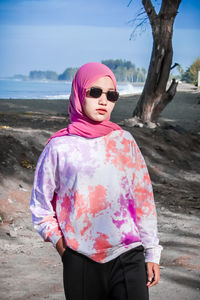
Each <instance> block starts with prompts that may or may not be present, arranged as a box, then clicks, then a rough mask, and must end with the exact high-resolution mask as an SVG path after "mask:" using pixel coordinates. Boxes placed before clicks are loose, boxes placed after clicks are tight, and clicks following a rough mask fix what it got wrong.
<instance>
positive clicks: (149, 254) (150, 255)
mask: <svg viewBox="0 0 200 300" xmlns="http://www.w3.org/2000/svg"><path fill="white" fill-rule="evenodd" d="M162 250H163V247H162V246H160V245H158V246H156V247H153V248H146V249H145V262H146V263H147V262H153V263H156V264H158V265H159V263H160V257H161V251H162Z"/></svg>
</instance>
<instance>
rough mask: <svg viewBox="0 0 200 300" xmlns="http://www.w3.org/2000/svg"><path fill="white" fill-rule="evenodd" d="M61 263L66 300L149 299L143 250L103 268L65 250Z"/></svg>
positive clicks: (139, 247) (120, 258) (131, 252)
mask: <svg viewBox="0 0 200 300" xmlns="http://www.w3.org/2000/svg"><path fill="white" fill-rule="evenodd" d="M62 261H63V279H64V290H65V296H66V299H67V300H148V299H149V294H148V288H147V286H146V282H147V272H146V268H145V262H144V247H143V246H138V247H136V248H134V249H131V250H129V251H127V252H125V253H123V254H121V255H120V256H118V257H117V258H115V259H113V260H111V261H109V262H107V263H103V264H102V263H97V262H95V261H93V260H91V259H90V258H88V257H86V256H85V255H82V254H80V253H78V252H76V251H73V250H72V249H70V248H67V249H66V250H65V252H64V254H63V256H62Z"/></svg>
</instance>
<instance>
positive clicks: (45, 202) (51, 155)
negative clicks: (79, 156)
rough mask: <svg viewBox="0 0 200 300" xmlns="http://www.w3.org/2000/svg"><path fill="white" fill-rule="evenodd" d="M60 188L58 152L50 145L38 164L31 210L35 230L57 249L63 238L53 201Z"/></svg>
mask: <svg viewBox="0 0 200 300" xmlns="http://www.w3.org/2000/svg"><path fill="white" fill-rule="evenodd" d="M58 188H59V175H58V174H57V152H56V151H55V150H54V149H53V147H51V143H49V144H48V145H47V146H46V147H45V149H44V151H43V152H42V154H41V156H40V158H39V160H38V163H37V167H36V171H35V177H34V184H33V189H32V195H31V203H30V210H31V212H32V219H33V224H34V228H35V229H36V230H37V231H38V232H39V234H40V235H41V236H42V237H43V239H44V240H45V241H50V242H52V243H53V245H54V247H56V243H57V242H58V240H59V239H60V238H61V237H62V233H61V231H60V228H59V225H58V221H57V218H56V213H55V211H54V209H53V206H52V200H53V198H54V195H55V192H56V190H57V189H58Z"/></svg>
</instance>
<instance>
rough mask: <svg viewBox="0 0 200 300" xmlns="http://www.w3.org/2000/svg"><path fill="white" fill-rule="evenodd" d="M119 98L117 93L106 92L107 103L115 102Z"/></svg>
mask: <svg viewBox="0 0 200 300" xmlns="http://www.w3.org/2000/svg"><path fill="white" fill-rule="evenodd" d="M118 98H119V93H118V92H115V91H108V92H107V99H108V100H109V101H112V102H116V101H117V100H118Z"/></svg>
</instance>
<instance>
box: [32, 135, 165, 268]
mask: <svg viewBox="0 0 200 300" xmlns="http://www.w3.org/2000/svg"><path fill="white" fill-rule="evenodd" d="M30 209H31V211H32V216H33V223H34V227H35V228H36V230H37V231H38V232H39V233H40V235H41V236H42V237H43V238H44V240H45V241H51V242H52V243H53V245H54V246H55V245H56V243H57V241H58V240H59V239H60V238H61V237H62V236H64V239H65V242H66V245H67V246H68V247H70V248H71V249H73V250H75V251H78V252H79V253H82V254H84V255H86V256H88V257H89V258H91V259H93V260H94V261H96V262H99V263H105V262H108V261H110V260H112V259H114V258H116V257H117V256H119V255H120V254H122V253H124V252H126V251H128V250H130V249H132V248H135V247H137V246H139V245H141V244H142V245H143V246H144V248H145V261H146V262H155V263H159V260H160V254H161V250H162V247H161V246H159V240H158V235H157V216H156V208H155V203H154V198H153V191H152V185H151V181H150V178H149V174H148V170H147V167H146V164H145V162H144V159H143V156H142V154H141V152H140V150H139V148H138V146H137V144H136V142H135V140H134V139H133V137H132V135H131V134H130V133H129V132H127V131H124V130H116V131H112V132H111V133H109V134H108V135H106V136H102V137H99V138H94V139H89V138H85V137H80V136H75V135H68V136H63V137H58V138H54V139H52V140H51V141H50V142H49V144H47V146H46V147H45V149H44V150H43V152H42V154H41V155H40V158H39V160H38V163H37V168H36V172H35V179H34V185H33V190H32V196H31V204H30Z"/></svg>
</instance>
